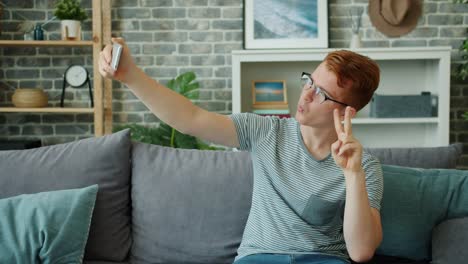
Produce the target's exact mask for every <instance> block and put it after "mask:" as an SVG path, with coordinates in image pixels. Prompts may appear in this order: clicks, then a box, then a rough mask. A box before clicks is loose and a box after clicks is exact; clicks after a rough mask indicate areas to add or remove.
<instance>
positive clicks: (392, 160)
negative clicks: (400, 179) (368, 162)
mask: <svg viewBox="0 0 468 264" xmlns="http://www.w3.org/2000/svg"><path fill="white" fill-rule="evenodd" d="M462 147H463V144H461V143H457V144H452V145H449V146H445V147H422V148H366V150H367V151H368V152H369V153H370V154H372V155H373V156H374V157H376V158H378V159H379V160H380V163H381V164H387V165H397V166H405V167H413V168H439V169H455V167H456V165H457V162H458V160H459V159H460V156H461V154H462Z"/></svg>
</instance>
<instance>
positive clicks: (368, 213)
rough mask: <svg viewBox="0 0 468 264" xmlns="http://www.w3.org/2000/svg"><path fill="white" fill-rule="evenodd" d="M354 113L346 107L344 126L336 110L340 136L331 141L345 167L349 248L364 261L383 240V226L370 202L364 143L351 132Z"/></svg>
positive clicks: (356, 258) (355, 257)
mask: <svg viewBox="0 0 468 264" xmlns="http://www.w3.org/2000/svg"><path fill="white" fill-rule="evenodd" d="M355 114H356V110H355V109H353V108H351V107H349V106H348V107H346V109H345V114H344V127H343V126H342V125H341V118H340V115H339V110H338V109H335V110H334V113H333V118H334V120H335V129H336V133H337V136H338V140H337V141H336V142H335V143H333V144H332V155H333V159H334V160H335V163H336V164H337V165H338V166H340V167H341V168H342V169H343V173H344V176H345V181H346V205H345V213H344V220H343V233H344V239H345V242H346V248H347V249H348V253H349V256H350V257H351V259H353V260H354V261H356V262H365V261H368V260H370V259H371V258H372V256H373V255H374V252H375V250H376V249H377V247H378V246H379V244H380V242H381V241H382V226H381V221H380V213H379V212H378V211H377V210H376V209H374V208H371V206H370V203H369V198H368V193H367V189H366V175H365V172H364V169H363V168H362V164H361V163H362V146H361V143H359V141H358V140H357V139H356V138H354V136H353V133H352V126H351V116H354V115H355Z"/></svg>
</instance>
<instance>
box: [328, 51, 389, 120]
mask: <svg viewBox="0 0 468 264" xmlns="http://www.w3.org/2000/svg"><path fill="white" fill-rule="evenodd" d="M324 62H325V64H326V66H327V69H328V70H329V71H331V72H333V73H334V74H335V75H336V77H337V80H338V86H339V87H342V88H345V89H347V90H348V91H349V92H348V93H347V98H348V99H347V101H345V102H346V103H347V104H349V105H350V106H352V107H354V108H355V109H356V111H359V110H361V109H362V108H363V107H364V106H366V105H367V103H369V101H370V100H371V99H372V96H373V95H374V92H375V90H376V89H377V87H378V86H379V82H380V69H379V66H378V65H377V63H375V61H373V60H372V59H370V58H369V57H366V56H363V55H360V54H358V53H356V52H352V51H349V50H338V51H333V52H330V53H329V54H328V55H327V57H325V60H324Z"/></svg>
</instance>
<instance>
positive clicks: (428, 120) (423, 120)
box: [351, 117, 439, 125]
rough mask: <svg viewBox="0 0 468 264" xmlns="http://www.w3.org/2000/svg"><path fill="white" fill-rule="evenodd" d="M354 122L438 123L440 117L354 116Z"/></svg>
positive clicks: (364, 123)
mask: <svg viewBox="0 0 468 264" xmlns="http://www.w3.org/2000/svg"><path fill="white" fill-rule="evenodd" d="M351 123H352V124H363V125H366V124H437V123H439V118H437V117H427V118H354V119H352V121H351Z"/></svg>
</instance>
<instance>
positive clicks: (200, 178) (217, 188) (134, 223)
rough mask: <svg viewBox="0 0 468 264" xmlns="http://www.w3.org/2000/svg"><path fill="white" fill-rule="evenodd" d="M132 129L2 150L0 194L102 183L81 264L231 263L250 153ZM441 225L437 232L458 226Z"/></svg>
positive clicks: (448, 151) (402, 157) (412, 160)
mask: <svg viewBox="0 0 468 264" xmlns="http://www.w3.org/2000/svg"><path fill="white" fill-rule="evenodd" d="M129 134H130V133H129V131H128V130H124V131H120V132H118V133H115V134H112V135H108V136H104V137H101V138H89V139H84V140H80V141H76V142H72V143H66V144H61V145H55V146H47V147H41V148H37V149H31V150H15V151H0V199H1V198H5V197H11V196H15V195H19V194H23V193H37V192H41V191H50V190H59V189H69V188H79V187H85V186H89V185H92V184H98V185H99V192H98V196H97V200H96V206H95V209H94V213H93V218H92V223H91V228H90V233H89V237H88V242H87V246H86V255H85V263H93V264H104V263H135V264H143V263H232V261H233V258H234V257H235V254H236V250H237V247H238V246H239V244H240V241H241V237H242V232H243V229H244V225H245V223H246V220H247V217H248V214H249V208H250V202H251V191H252V163H251V160H250V157H249V154H248V153H245V152H235V151H199V150H181V149H172V148H167V147H161V146H155V145H149V144H143V143H138V142H132V141H131V140H130V135H129ZM369 151H370V152H372V153H373V154H374V155H376V156H377V157H378V158H380V160H381V161H382V163H388V164H395V165H401V166H415V167H439V168H453V167H455V165H456V161H457V159H458V157H459V156H460V153H461V148H460V146H459V145H457V146H454V145H452V146H450V147H441V148H432V149H370V150H369ZM461 222H462V224H465V225H466V222H467V221H464V220H461ZM444 224H445V225H448V227H447V226H445V227H444V228H445V229H443V230H442V231H440V230H439V231H438V232H439V233H440V232H442V233H445V232H450V230H452V229H453V226H451V225H450V223H448V224H447V223H444ZM451 228H452V229H451ZM439 229H440V228H439ZM444 230H448V231H444ZM465 231H466V230H465ZM452 232H453V230H452ZM462 239H464V238H462ZM438 243H445V244H447V243H448V242H440V241H438ZM372 263H427V261H426V262H424V261H420V262H415V261H414V260H406V259H402V258H398V256H393V257H390V256H376V258H375V259H374V260H373V261H372Z"/></svg>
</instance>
